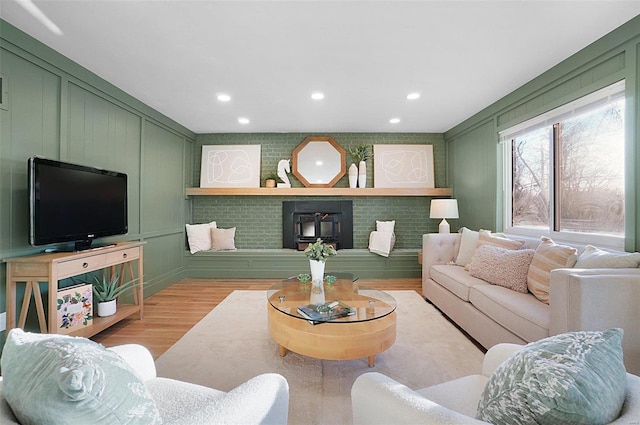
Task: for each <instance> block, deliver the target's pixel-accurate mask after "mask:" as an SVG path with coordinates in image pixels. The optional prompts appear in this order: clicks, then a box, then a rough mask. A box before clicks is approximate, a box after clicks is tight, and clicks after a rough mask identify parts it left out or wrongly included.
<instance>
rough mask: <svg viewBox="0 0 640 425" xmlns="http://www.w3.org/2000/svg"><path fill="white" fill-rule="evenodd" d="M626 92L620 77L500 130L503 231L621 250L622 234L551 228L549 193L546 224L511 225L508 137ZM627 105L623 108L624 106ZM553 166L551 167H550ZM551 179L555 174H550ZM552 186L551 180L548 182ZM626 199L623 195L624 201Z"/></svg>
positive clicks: (509, 140)
mask: <svg viewBox="0 0 640 425" xmlns="http://www.w3.org/2000/svg"><path fill="white" fill-rule="evenodd" d="M621 96H622V97H624V96H625V81H624V80H621V81H618V82H617V83H614V84H611V85H609V86H607V87H604V88H602V89H600V90H597V91H595V92H593V93H591V94H588V95H586V96H583V97H581V98H579V99H576V100H574V101H572V102H569V103H567V104H565V105H562V106H560V107H558V108H555V109H553V110H551V111H549V112H546V113H544V114H541V115H538V116H536V117H534V118H531V119H529V120H527V121H524V122H522V123H519V124H516V125H514V126H511V127H509V128H507V129H505V130H502V131H500V132H499V133H498V134H499V137H500V142H499V145H498V146H499V149H500V151H501V154H502V166H503V167H502V169H503V175H502V182H503V186H502V190H503V197H502V199H503V219H504V232H505V233H509V234H512V235H519V236H523V237H528V238H539V237H540V236H548V237H550V238H552V239H553V240H554V241H559V242H565V243H568V244H572V245H586V244H592V245H598V246H601V247H605V248H610V249H615V250H624V242H625V238H624V236H614V235H602V234H596V233H578V232H569V231H560V232H558V231H554V230H553V219H554V213H553V212H554V211H555V205H554V199H553V196H550V199H549V204H550V209H551V211H550V217H549V228H546V229H540V228H527V227H521V226H513V222H512V219H513V217H512V199H511V197H512V190H511V187H512V176H513V169H512V166H513V164H512V157H511V156H512V152H511V140H512V139H513V138H515V137H517V136H518V135H519V134H523V133H525V132H528V131H531V130H532V129H533V128H534V127H543V126H547V125H548V126H551V125H553V124H554V123H556V122H558V120H560V119H564V118H566V117H567V116H569V115H571V114H573V113H574V112H579V111H580V110H581V109H582V108H584V107H588V106H593V105H594V104H597V103H604V102H609V101H611V100H613V99H616V98H619V97H621ZM625 109H626V108H625ZM549 161H550V164H549V166H550V167H552V166H553V164H551V162H552V161H553V155H549ZM550 169H553V168H550ZM551 178H552V179H553V178H554V177H553V176H551ZM550 186H553V184H550ZM626 202H627V200H626V199H625V203H626Z"/></svg>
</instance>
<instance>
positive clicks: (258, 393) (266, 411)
mask: <svg viewBox="0 0 640 425" xmlns="http://www.w3.org/2000/svg"><path fill="white" fill-rule="evenodd" d="M111 350H113V351H115V352H116V353H118V354H119V355H120V356H121V357H122V358H124V360H125V361H126V362H127V363H129V364H130V365H131V366H132V367H133V369H134V370H135V371H136V372H137V373H138V374H139V375H140V377H141V378H142V380H143V381H144V383H145V385H146V386H147V388H148V390H149V392H150V393H151V395H152V396H153V398H154V400H155V402H156V405H157V407H158V410H159V411H160V415H161V417H162V423H163V424H175V425H180V424H184V425H187V424H189V425H190V424H236V423H242V424H286V423H287V418H288V413H289V386H288V384H287V381H286V379H285V378H284V377H283V376H281V375H278V374H274V373H269V374H263V375H259V376H256V377H254V378H252V379H250V380H249V381H247V382H245V383H243V384H241V385H240V386H238V387H237V388H235V389H233V390H231V391H230V392H228V393H227V392H223V391H218V390H214V389H212V388H208V387H203V386H201V385H196V384H190V383H187V382H182V381H176V380H174V379H167V378H160V377H158V376H156V368H155V364H154V362H153V357H152V356H151V353H150V352H149V351H148V350H147V349H146V348H144V347H143V346H141V345H136V344H128V345H121V346H117V347H113V348H111ZM1 380H2V378H0V423H2V424H17V423H18V422H17V420H16V418H15V416H14V415H13V413H12V411H11V408H10V407H9V405H8V404H7V402H6V400H5V399H4V396H3V394H2V381H1Z"/></svg>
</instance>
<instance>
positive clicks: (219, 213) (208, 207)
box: [191, 133, 455, 248]
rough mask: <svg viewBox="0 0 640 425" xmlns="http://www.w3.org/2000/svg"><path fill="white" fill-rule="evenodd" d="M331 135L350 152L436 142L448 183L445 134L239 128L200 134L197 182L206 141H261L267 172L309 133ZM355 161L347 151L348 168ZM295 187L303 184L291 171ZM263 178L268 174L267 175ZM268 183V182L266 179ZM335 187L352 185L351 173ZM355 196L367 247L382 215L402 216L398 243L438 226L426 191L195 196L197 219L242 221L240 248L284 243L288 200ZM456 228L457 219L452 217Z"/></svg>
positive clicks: (357, 235) (357, 225)
mask: <svg viewBox="0 0 640 425" xmlns="http://www.w3.org/2000/svg"><path fill="white" fill-rule="evenodd" d="M312 135H318V136H320V135H321V136H331V137H333V138H334V139H335V140H336V141H337V142H338V143H339V144H340V146H342V147H343V148H344V149H345V150H346V151H347V152H348V151H349V149H350V148H352V147H354V146H356V145H358V144H360V143H366V144H368V145H371V146H372V145H374V144H431V145H433V151H434V169H435V183H436V187H446V186H447V183H446V170H445V163H446V152H445V143H444V138H443V135H442V134H430V133H408V134H407V133H333V134H306V133H248V134H244V133H233V134H202V135H198V136H197V137H196V145H195V148H194V160H193V169H194V173H193V176H192V179H193V182H192V183H193V186H198V185H199V182H200V161H201V152H202V146H203V145H223V144H228V145H242V144H247V145H254V144H259V145H261V147H262V148H261V154H262V159H261V175H262V176H265V175H266V174H268V173H270V172H276V170H277V164H278V161H279V160H281V159H289V158H291V153H292V152H293V150H294V149H295V147H296V146H298V144H300V143H301V142H302V141H303V140H304V138H305V137H307V136H312ZM352 162H355V161H354V160H353V158H351V156H350V155H349V154H347V168H348V166H349V165H350V164H351V163H352ZM289 179H290V180H291V185H292V187H303V185H302V184H301V183H300V182H299V181H298V180H297V179H296V178H295V176H293V174H290V175H289ZM261 180H262V179H261ZM262 184H263V183H262ZM372 185H373V160H369V161H368V163H367V186H369V187H373V186H372ZM334 187H349V183H348V178H347V176H346V175H345V176H344V177H343V178H342V179H340V181H338V183H336V185H335V186H334ZM341 199H352V200H353V247H354V248H367V246H368V242H369V233H370V232H371V231H372V230H375V225H376V223H375V222H376V220H396V228H395V230H396V232H395V233H396V245H395V246H396V248H418V247H420V246H421V245H422V234H423V233H428V232H437V231H438V220H431V219H429V202H430V198H425V197H353V198H348V197H306V196H305V197H289V196H286V197H285V196H283V197H280V196H194V197H191V222H192V223H204V222H208V221H212V220H215V221H216V222H217V223H218V227H224V228H227V227H236V247H237V248H280V247H281V246H282V229H281V224H282V201H293V200H309V201H310V200H341ZM451 227H452V228H455V223H454V222H452V226H451Z"/></svg>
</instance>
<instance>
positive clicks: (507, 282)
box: [469, 245, 535, 293]
mask: <svg viewBox="0 0 640 425" xmlns="http://www.w3.org/2000/svg"><path fill="white" fill-rule="evenodd" d="M534 252H535V251H534V250H533V249H517V250H513V249H505V248H500V247H498V246H492V245H482V246H479V247H478V248H477V249H476V251H475V253H474V254H473V257H472V258H471V262H470V263H469V274H470V275H471V276H473V277H477V278H479V279H482V280H484V281H487V282H489V283H491V284H493V285H499V286H503V287H505V288H509V289H512V290H514V291H517V292H522V293H527V271H528V270H529V264H530V263H531V259H532V258H533V254H534Z"/></svg>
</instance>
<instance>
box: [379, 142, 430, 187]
mask: <svg viewBox="0 0 640 425" xmlns="http://www.w3.org/2000/svg"><path fill="white" fill-rule="evenodd" d="M373 185H374V187H387V188H434V187H435V183H434V172H433V145H373Z"/></svg>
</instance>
